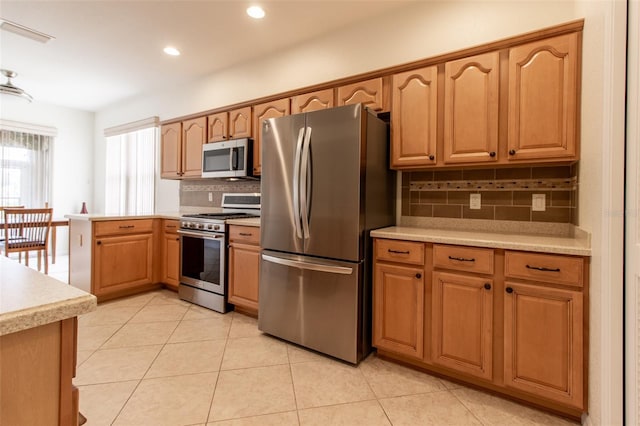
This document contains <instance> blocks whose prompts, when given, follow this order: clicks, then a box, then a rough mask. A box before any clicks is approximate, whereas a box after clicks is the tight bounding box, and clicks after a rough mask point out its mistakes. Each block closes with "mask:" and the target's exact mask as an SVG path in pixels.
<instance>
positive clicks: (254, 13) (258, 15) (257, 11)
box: [247, 6, 265, 19]
mask: <svg viewBox="0 0 640 426" xmlns="http://www.w3.org/2000/svg"><path fill="white" fill-rule="evenodd" d="M247 15H249V16H251V17H252V18H253V19H262V18H264V15H265V13H264V9H263V8H261V7H260V6H251V7H250V8H248V9H247Z"/></svg>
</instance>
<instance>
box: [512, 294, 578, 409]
mask: <svg viewBox="0 0 640 426" xmlns="http://www.w3.org/2000/svg"><path fill="white" fill-rule="evenodd" d="M505 286H506V293H505V299H504V381H505V385H506V386H509V387H512V388H516V389H519V390H522V391H526V392H529V393H531V394H534V395H537V396H540V397H542V398H546V399H551V400H554V401H557V402H560V403H563V404H567V405H570V406H573V407H577V408H583V388H584V385H583V362H584V360H583V349H582V348H583V328H582V327H583V312H582V310H583V306H582V305H583V301H582V300H583V299H582V297H583V296H582V293H581V292H578V291H571V290H564V289H557V288H548V287H542V286H536V285H527V284H517V283H511V282H505Z"/></svg>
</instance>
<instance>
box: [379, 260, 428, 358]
mask: <svg viewBox="0 0 640 426" xmlns="http://www.w3.org/2000/svg"><path fill="white" fill-rule="evenodd" d="M374 275H375V278H374V285H373V303H374V322H373V345H374V346H376V347H378V348H381V349H387V350H390V351H393V352H397V353H400V354H403V355H407V356H410V357H414V358H422V356H423V353H424V340H423V336H424V317H423V313H424V270H423V268H421V267H420V268H419V267H409V266H397V265H388V264H383V263H378V264H377V265H376V266H375V272H374Z"/></svg>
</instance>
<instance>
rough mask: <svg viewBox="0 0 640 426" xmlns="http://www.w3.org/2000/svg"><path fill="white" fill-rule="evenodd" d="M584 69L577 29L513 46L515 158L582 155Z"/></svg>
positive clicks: (511, 108) (511, 147) (511, 96)
mask: <svg viewBox="0 0 640 426" xmlns="http://www.w3.org/2000/svg"><path fill="white" fill-rule="evenodd" d="M578 75H579V51H578V34H577V33H571V34H567V35H562V36H558V37H553V38H549V39H546V40H541V41H536V42H533V43H529V44H525V45H522V46H517V47H514V48H512V49H510V50H509V124H508V126H509V142H508V149H509V151H508V159H509V160H512V161H518V160H549V159H560V160H572V159H577V157H578V154H577V153H578V147H577V145H578V144H577V137H576V135H577V127H578V120H577V104H578V84H579V83H578Z"/></svg>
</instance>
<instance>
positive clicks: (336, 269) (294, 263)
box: [262, 254, 353, 275]
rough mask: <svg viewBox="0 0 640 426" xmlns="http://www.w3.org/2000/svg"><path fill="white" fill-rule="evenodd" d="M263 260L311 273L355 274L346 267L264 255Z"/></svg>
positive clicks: (351, 269)
mask: <svg viewBox="0 0 640 426" xmlns="http://www.w3.org/2000/svg"><path fill="white" fill-rule="evenodd" d="M262 259H263V260H265V261H267V262H271V263H277V264H278V265H284V266H291V267H292V268H298V269H308V270H311V271H319V272H328V273H330V274H341V275H351V274H352V273H353V268H347V267H345V266H331V265H323V264H319V263H311V262H302V261H299V260H292V259H283V258H281V257H275V256H269V255H268V254H263V255H262Z"/></svg>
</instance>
